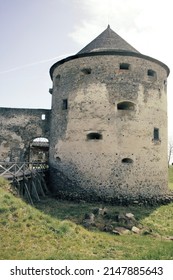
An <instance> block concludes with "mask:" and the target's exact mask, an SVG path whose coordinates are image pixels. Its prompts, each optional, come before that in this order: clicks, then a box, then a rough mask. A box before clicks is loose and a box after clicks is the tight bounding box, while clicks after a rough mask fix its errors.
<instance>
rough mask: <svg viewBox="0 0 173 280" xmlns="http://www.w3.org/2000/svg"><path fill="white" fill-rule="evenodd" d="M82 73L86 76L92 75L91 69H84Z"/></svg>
mask: <svg viewBox="0 0 173 280" xmlns="http://www.w3.org/2000/svg"><path fill="white" fill-rule="evenodd" d="M81 71H82V72H83V73H84V74H85V75H89V74H91V68H83V69H82V70H81Z"/></svg>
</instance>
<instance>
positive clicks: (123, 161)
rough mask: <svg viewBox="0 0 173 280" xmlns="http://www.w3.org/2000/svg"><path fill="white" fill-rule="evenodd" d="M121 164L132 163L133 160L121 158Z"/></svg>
mask: <svg viewBox="0 0 173 280" xmlns="http://www.w3.org/2000/svg"><path fill="white" fill-rule="evenodd" d="M121 162H122V163H133V159H131V158H123V159H122V161H121Z"/></svg>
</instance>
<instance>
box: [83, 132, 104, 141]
mask: <svg viewBox="0 0 173 280" xmlns="http://www.w3.org/2000/svg"><path fill="white" fill-rule="evenodd" d="M101 139H103V137H102V134H100V133H98V132H90V133H88V134H87V140H101Z"/></svg>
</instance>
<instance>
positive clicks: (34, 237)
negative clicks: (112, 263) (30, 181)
mask: <svg viewBox="0 0 173 280" xmlns="http://www.w3.org/2000/svg"><path fill="white" fill-rule="evenodd" d="M0 186H1V187H0V232H1V234H0V251H1V255H0V258H1V259H13V260H17V259H21V260H22V259H31V260H32V259H42V260H46V259H49V260H54V259H59V260H60V259H64V260H65V259H69V260H70V259H73V260H74V259H76V260H78V259H93V260H94V259H101V260H104V259H110V260H111V259H117V260H122V259H127V260H128V259H170V260H171V259H173V246H172V241H169V240H165V238H164V237H165V236H168V235H169V236H171V235H172V236H173V227H172V220H173V203H170V204H169V205H164V206H160V207H157V208H156V207H155V208H154V207H144V206H128V207H121V206H110V205H109V206H107V207H108V208H109V210H110V217H109V218H110V219H111V218H112V217H113V216H114V215H115V214H116V213H117V212H121V213H127V212H132V213H133V214H134V215H135V217H136V218H137V219H138V221H139V222H140V223H141V224H143V225H144V226H146V227H148V228H151V229H152V230H153V232H154V233H156V237H154V236H143V235H136V234H131V235H127V236H116V235H113V234H110V233H106V232H101V231H99V230H98V229H97V228H95V229H92V230H87V229H85V228H84V227H82V226H81V225H80V224H81V223H82V219H83V217H84V214H85V213H90V212H91V211H92V210H93V209H94V208H96V207H102V206H103V205H94V204H90V203H84V202H81V203H79V204H76V203H73V202H66V201H60V200H56V199H52V198H46V199H45V200H43V201H42V202H40V203H38V204H37V205H35V207H32V206H30V205H28V204H27V203H25V202H24V201H22V200H21V199H20V198H17V197H15V196H14V195H13V194H12V193H11V192H10V191H9V186H8V183H7V182H6V181H4V180H0ZM100 223H101V221H100ZM101 226H102V225H101ZM157 234H158V237H157Z"/></svg>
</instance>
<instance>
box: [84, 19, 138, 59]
mask: <svg viewBox="0 0 173 280" xmlns="http://www.w3.org/2000/svg"><path fill="white" fill-rule="evenodd" d="M100 51H121V52H122V51H125V52H135V53H139V52H138V51H137V50H136V49H135V48H133V47H132V46H131V45H130V44H128V43H127V42H126V41H125V40H124V39H123V38H121V37H120V36H119V35H118V34H117V33H115V32H114V31H113V30H112V29H111V28H110V25H108V27H107V28H106V30H104V31H103V32H102V33H101V34H100V35H99V36H98V37H96V38H95V39H94V40H93V41H92V42H91V43H89V44H88V45H87V46H85V47H84V48H83V49H82V50H81V51H79V52H78V54H83V53H90V52H100Z"/></svg>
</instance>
